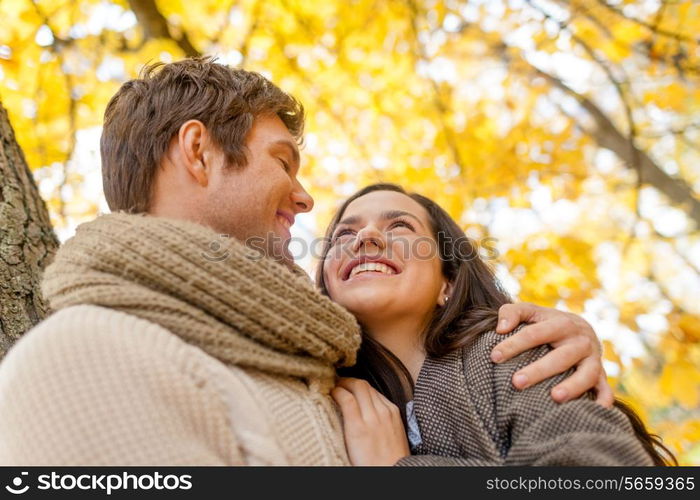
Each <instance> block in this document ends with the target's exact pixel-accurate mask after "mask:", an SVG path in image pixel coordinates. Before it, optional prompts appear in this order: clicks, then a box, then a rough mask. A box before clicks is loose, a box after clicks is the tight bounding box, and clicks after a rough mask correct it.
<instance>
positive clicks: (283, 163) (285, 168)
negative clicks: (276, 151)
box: [278, 158, 289, 172]
mask: <svg viewBox="0 0 700 500" xmlns="http://www.w3.org/2000/svg"><path fill="white" fill-rule="evenodd" d="M278 160H279V161H280V163H281V164H282V168H284V171H285V172H289V163H287V162H286V161H284V160H283V159H281V158H278Z"/></svg>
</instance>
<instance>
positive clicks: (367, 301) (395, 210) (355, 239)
mask: <svg viewBox="0 0 700 500" xmlns="http://www.w3.org/2000/svg"><path fill="white" fill-rule="evenodd" d="M331 238H332V243H331V249H330V251H329V252H328V255H327V256H326V259H325V261H324V268H323V277H324V281H325V284H326V288H327V290H328V293H329V295H330V297H331V299H333V300H334V301H335V302H338V303H339V304H341V305H343V306H344V307H345V308H346V309H348V310H349V311H350V312H351V313H353V314H354V315H355V317H357V319H358V320H359V321H360V323H362V324H363V325H365V326H369V325H372V324H376V323H377V322H378V321H388V320H391V319H394V318H402V319H406V318H413V319H415V321H417V322H420V324H421V325H425V324H427V321H429V320H430V318H431V317H432V315H433V313H434V310H435V307H436V305H437V304H442V303H443V302H444V294H445V291H446V280H445V278H444V276H443V275H442V266H441V260H440V255H439V253H438V249H437V244H436V242H435V239H434V237H433V231H432V228H431V226H430V219H429V216H428V213H427V211H426V210H425V209H424V208H423V207H422V206H421V205H420V204H419V203H418V202H416V201H414V200H413V199H411V198H410V197H408V196H406V195H404V194H402V193H397V192H393V191H373V192H371V193H368V194H366V195H364V196H361V197H360V198H357V199H356V200H354V201H352V202H351V203H350V204H349V205H348V206H347V208H346V210H345V213H344V214H343V216H342V218H341V220H340V222H339V223H338V225H337V227H336V228H335V230H334V231H333V234H332V236H331Z"/></svg>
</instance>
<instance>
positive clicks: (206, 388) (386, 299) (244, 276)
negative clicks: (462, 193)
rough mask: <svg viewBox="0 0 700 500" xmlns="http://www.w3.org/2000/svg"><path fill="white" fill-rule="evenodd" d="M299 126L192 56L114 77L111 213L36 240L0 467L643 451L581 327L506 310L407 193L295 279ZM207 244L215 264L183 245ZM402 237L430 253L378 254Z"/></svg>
mask: <svg viewBox="0 0 700 500" xmlns="http://www.w3.org/2000/svg"><path fill="white" fill-rule="evenodd" d="M303 125H304V115H303V108H302V106H301V104H300V103H298V102H297V101H296V100H294V99H293V98H292V97H290V96H289V95H287V94H285V93H284V92H282V91H281V90H280V89H279V88H277V87H276V86H275V85H273V84H272V83H271V82H269V81H268V80H266V79H265V78H263V77H262V76H260V75H258V74H256V73H251V72H247V71H244V70H236V69H230V68H227V67H225V66H223V65H219V64H217V63H215V62H213V61H212V60H211V59H207V58H200V59H188V60H183V61H179V62H175V63H172V64H165V65H155V66H151V67H149V68H147V69H146V70H145V71H144V73H143V74H142V76H141V77H140V78H139V79H135V80H132V81H129V82H127V83H125V84H124V85H123V86H122V87H121V89H120V90H119V91H118V92H117V94H116V95H115V96H114V97H113V98H112V100H111V101H110V103H109V105H108V107H107V110H106V112H105V121H104V130H103V135H102V142H101V153H102V169H103V178H104V190H105V195H106V198H107V201H108V203H109V206H110V208H111V209H112V212H113V213H111V214H108V215H102V216H99V217H98V218H97V219H95V220H94V221H92V222H88V223H86V224H83V225H81V226H79V227H78V229H77V232H76V235H75V236H74V237H73V238H71V239H70V240H68V241H67V242H66V243H65V245H64V246H63V247H62V248H61V249H60V250H59V252H58V254H57V256H56V258H55V260H54V262H53V263H52V265H51V266H50V267H48V268H47V270H46V272H45V276H44V282H43V291H44V294H45V296H46V298H47V299H48V300H49V302H50V305H51V308H52V310H53V311H55V312H54V313H53V314H52V315H51V316H50V317H48V318H47V319H46V320H44V321H43V322H42V323H40V324H39V325H38V326H37V327H35V328H34V329H33V330H32V331H30V332H28V333H27V334H26V335H25V336H24V338H22V339H21V340H20V341H19V342H18V343H17V345H16V346H15V347H14V348H13V349H12V350H11V351H10V353H9V354H8V355H7V356H6V358H5V360H4V361H3V362H2V364H0V442H2V443H3V446H2V447H0V463H2V464H3V465H19V464H22V465H49V464H50V465H182V464H199V465H202V464H219V465H240V464H258V465H272V464H293V465H349V464H353V465H443V464H444V465H511V464H512V465H525V464H529V465H650V464H655V463H656V464H661V463H664V462H665V461H666V460H667V459H666V458H664V456H663V455H662V454H661V453H660V451H659V450H660V449H661V448H659V447H658V443H656V442H655V441H654V439H653V438H651V437H650V436H649V435H648V434H647V433H646V431H645V430H644V428H643V426H642V425H641V423H640V422H639V421H638V419H636V416H635V415H634V414H633V413H632V412H630V411H629V410H628V409H627V408H625V407H624V406H622V405H621V404H619V403H615V404H614V405H613V396H612V392H611V390H610V388H609V386H608V385H607V383H606V382H605V377H604V374H603V370H602V365H601V359H600V349H599V347H598V342H597V339H596V337H595V334H594V332H593V331H592V329H591V327H590V326H589V325H588V324H587V323H586V322H585V321H583V320H582V319H581V318H579V317H577V316H574V315H572V314H569V313H565V312H561V311H556V310H553V309H546V308H541V307H537V306H534V305H529V304H511V303H510V299H509V297H508V296H507V295H506V293H505V292H504V291H503V290H502V289H501V287H500V286H499V284H498V283H497V281H496V279H495V278H494V275H493V273H492V271H491V270H490V268H489V267H488V266H486V265H485V264H484V262H482V261H481V259H479V258H478V257H476V258H475V255H476V253H475V252H474V248H473V247H471V246H470V245H471V244H470V243H469V242H468V240H466V239H465V238H464V233H463V232H462V231H461V230H460V228H459V227H458V226H457V225H456V224H455V222H454V221H453V220H452V219H451V218H450V217H449V215H448V214H447V213H445V212H444V211H443V210H442V209H441V208H440V207H439V206H438V205H437V204H435V203H434V202H432V201H431V200H429V199H427V198H424V197H422V196H420V195H417V194H408V193H406V192H405V191H403V189H401V188H399V187H397V186H393V185H385V184H382V185H375V186H370V187H368V188H365V189H363V190H362V191H360V192H358V193H357V194H355V195H354V196H352V197H351V198H350V199H349V200H347V201H346V202H345V203H344V204H343V205H342V207H341V208H340V210H339V212H338V213H337V214H336V216H335V217H334V219H333V221H332V223H331V225H330V227H329V228H328V238H327V240H326V247H325V249H324V258H323V259H322V260H321V265H320V266H319V271H318V276H317V286H314V285H313V284H312V283H311V281H310V280H309V279H308V276H307V275H306V274H305V273H304V272H303V271H302V270H301V269H300V268H298V267H297V266H296V265H295V264H294V263H293V260H292V258H291V255H290V253H289V250H288V248H287V243H288V242H289V239H290V233H289V228H290V226H291V225H292V224H293V222H294V217H295V215H297V214H299V213H304V212H308V211H309V210H311V209H312V207H313V200H312V198H311V196H309V194H308V193H307V192H306V191H305V190H304V188H303V187H302V186H301V184H300V183H299V180H298V178H297V175H298V171H299V150H298V144H299V143H300V142H301V137H302V132H303ZM221 234H228V235H232V236H235V239H232V241H231V245H230V246H229V248H228V249H227V258H225V259H207V258H204V257H203V251H206V248H207V246H208V245H210V243H211V242H213V241H216V240H217V239H218V238H219V235H221ZM261 238H262V240H261ZM418 238H421V239H422V240H423V241H432V242H433V243H434V247H433V250H434V251H432V252H429V253H428V254H411V253H410V252H408V253H407V252H405V251H402V249H401V248H399V246H398V245H400V244H402V243H403V244H405V243H406V242H409V243H410V242H412V241H414V240H417V239H418ZM251 239H257V240H258V241H265V242H266V243H265V245H263V250H264V253H265V254H266V255H268V256H269V258H268V257H266V258H260V254H259V251H257V250H254V249H251V248H250V247H249V246H246V245H245V244H244V243H245V242H246V241H250V240H251ZM339 248H340V249H342V251H336V250H338V249H339ZM272 256H276V258H274V259H273V258H272ZM465 256H471V257H470V258H466V257H465ZM523 325H524V326H523ZM515 330H517V332H516V333H509V332H512V331H515ZM339 375H340V376H339ZM593 391H596V392H597V400H596V398H595V396H593V395H592V394H593Z"/></svg>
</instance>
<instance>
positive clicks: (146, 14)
mask: <svg viewBox="0 0 700 500" xmlns="http://www.w3.org/2000/svg"><path fill="white" fill-rule="evenodd" d="M129 6H130V7H131V10H132V11H133V12H134V15H135V16H136V19H137V20H138V22H139V25H140V26H141V28H142V29H143V36H144V38H145V39H146V40H149V39H154V38H166V39H170V40H173V41H174V42H175V43H177V45H178V47H180V49H182V51H183V52H184V53H185V55H186V56H187V57H197V56H201V55H202V53H201V52H200V51H198V50H197V49H196V48H194V46H193V45H192V43H191V42H190V39H189V38H188V36H187V33H185V32H184V31H183V32H182V35H181V36H180V37H179V38H175V37H174V36H173V35H172V33H170V28H169V27H168V21H167V20H166V19H165V17H163V14H162V13H161V12H160V11H159V10H158V6H157V5H156V2H155V0H129Z"/></svg>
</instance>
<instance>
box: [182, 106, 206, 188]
mask: <svg viewBox="0 0 700 500" xmlns="http://www.w3.org/2000/svg"><path fill="white" fill-rule="evenodd" d="M177 141H178V147H179V149H180V154H181V157H182V159H183V163H184V167H185V168H186V169H187V171H188V172H189V173H190V175H191V176H192V177H193V178H194V179H195V180H196V181H197V183H198V184H199V185H200V186H202V187H206V186H207V185H208V184H209V177H210V176H211V167H212V166H211V165H207V162H206V161H205V148H206V146H207V144H208V143H209V137H208V132H207V127H205V126H204V124H203V123H202V122H200V121H199V120H188V121H186V122H185V123H183V124H182V125H181V126H180V130H179V131H178V134H177Z"/></svg>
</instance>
